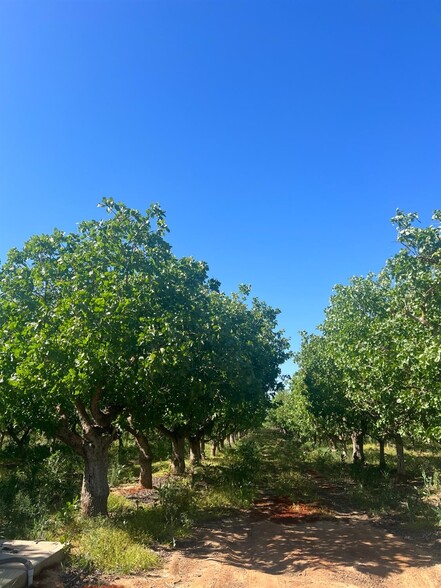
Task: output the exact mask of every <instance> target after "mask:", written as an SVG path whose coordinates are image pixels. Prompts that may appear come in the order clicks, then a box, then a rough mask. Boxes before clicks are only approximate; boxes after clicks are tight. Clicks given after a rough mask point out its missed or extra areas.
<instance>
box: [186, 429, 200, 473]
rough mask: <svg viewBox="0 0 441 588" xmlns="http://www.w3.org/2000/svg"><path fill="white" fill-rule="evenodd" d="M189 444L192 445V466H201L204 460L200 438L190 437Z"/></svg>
mask: <svg viewBox="0 0 441 588" xmlns="http://www.w3.org/2000/svg"><path fill="white" fill-rule="evenodd" d="M188 442H189V443H190V464H191V465H192V466H197V465H200V464H201V460H202V454H201V439H200V437H199V436H195V437H189V438H188Z"/></svg>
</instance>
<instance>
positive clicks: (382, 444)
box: [378, 438, 386, 470]
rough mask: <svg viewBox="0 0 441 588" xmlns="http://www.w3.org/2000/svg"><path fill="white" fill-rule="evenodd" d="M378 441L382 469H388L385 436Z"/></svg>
mask: <svg viewBox="0 0 441 588" xmlns="http://www.w3.org/2000/svg"><path fill="white" fill-rule="evenodd" d="M378 443H379V444H380V469H381V470H384V469H386V453H385V445H386V441H385V440H384V438H381V439H379V441H378Z"/></svg>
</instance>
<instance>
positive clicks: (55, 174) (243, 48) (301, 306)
mask: <svg viewBox="0 0 441 588" xmlns="http://www.w3.org/2000/svg"><path fill="white" fill-rule="evenodd" d="M440 63H441V3H440V2H439V1H438V0H436V1H430V0H427V1H423V2H416V1H414V0H413V1H406V0H400V1H398V0H389V1H385V0H370V1H361V0H360V1H357V2H354V1H353V0H347V1H342V0H333V1H332V2H330V1H329V0H323V1H320V0H305V1H301V0H298V1H297V0H290V1H277V0H273V1H269V0H267V1H265V2H263V1H259V0H250V1H245V0H234V1H229V0H204V1H196V0H177V1H174V0H173V1H172V0H157V1H147V0H145V1H142V2H141V1H136V2H133V1H130V0H125V1H124V2H123V1H122V0H121V1H120V2H111V1H105V0H100V1H95V2H92V1H86V0H82V1H69V0H64V1H63V2H59V1H54V2H48V1H43V0H41V1H34V2H29V1H26V2H23V1H21V0H14V1H12V0H3V2H1V3H0V203H1V217H0V259H1V260H2V261H4V259H5V255H6V252H7V250H8V249H10V248H11V247H13V246H20V245H21V244H22V243H23V242H24V240H26V239H27V238H28V237H29V236H31V235H32V234H35V233H42V232H49V231H51V230H52V229H53V228H54V227H55V226H56V227H58V228H60V229H64V230H66V231H70V230H74V229H75V226H76V225H75V223H77V222H79V221H81V220H84V219H88V218H93V217H96V216H98V215H99V211H98V210H97V208H96V204H97V203H98V202H99V201H100V200H101V198H102V196H112V197H113V198H115V199H116V200H122V201H124V202H125V203H127V204H128V205H130V206H133V207H135V208H139V209H142V210H145V209H146V208H147V207H148V205H149V204H150V203H151V202H160V204H161V205H162V207H163V208H164V209H165V210H166V211H167V221H168V224H169V226H170V228H171V233H170V241H171V243H172V244H173V246H174V250H175V253H176V254H178V255H192V256H193V257H195V258H198V259H204V260H206V261H207V262H208V263H209V266H210V270H211V274H212V275H213V276H214V277H216V278H218V279H219V280H221V282H222V284H223V288H224V289H225V290H226V291H232V290H234V289H235V288H236V287H237V285H238V284H239V283H249V284H251V285H252V286H253V293H254V294H255V295H256V296H258V297H260V298H262V299H264V300H266V301H267V302H268V303H269V304H271V305H273V306H277V307H278V308H280V309H281V311H282V314H281V315H280V325H281V326H282V327H283V328H285V329H286V332H287V334H288V335H289V336H290V337H291V338H292V344H293V348H294V349H296V348H297V346H298V341H299V339H298V331H300V330H303V329H305V330H308V331H311V330H313V329H314V327H315V326H316V325H317V324H318V323H320V321H321V320H322V317H323V309H324V308H325V306H326V304H327V302H328V299H329V296H330V294H331V289H332V286H333V285H334V284H336V283H341V282H346V281H347V280H348V278H349V277H350V276H352V275H365V274H366V273H368V272H369V271H378V270H379V269H380V268H381V267H382V265H383V264H384V262H385V260H386V259H387V257H389V256H390V255H391V254H393V253H394V252H395V251H396V250H397V246H396V235H395V231H394V228H393V227H392V225H391V224H390V218H391V217H392V216H393V215H394V213H395V209H396V208H401V209H403V210H406V211H419V212H420V215H421V218H422V220H423V222H424V223H428V222H429V221H430V215H431V212H432V211H433V210H434V209H435V208H441V201H440V192H441V191H440V188H441V67H440ZM286 371H288V372H290V371H292V367H289V366H288V367H287V370H286Z"/></svg>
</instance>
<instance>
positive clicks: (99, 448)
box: [81, 435, 113, 517]
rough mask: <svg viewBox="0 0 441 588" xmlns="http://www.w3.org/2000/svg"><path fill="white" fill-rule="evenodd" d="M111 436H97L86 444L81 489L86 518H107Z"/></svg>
mask: <svg viewBox="0 0 441 588" xmlns="http://www.w3.org/2000/svg"><path fill="white" fill-rule="evenodd" d="M112 442H113V437H112V436H111V435H95V436H94V438H93V439H92V440H91V441H90V442H88V443H85V444H84V475H83V486H82V488H81V512H82V514H83V515H84V516H88V517H95V516H98V515H103V516H107V514H108V513H107V499H108V497H109V484H108V483H107V472H108V469H109V447H110V445H111V444H112Z"/></svg>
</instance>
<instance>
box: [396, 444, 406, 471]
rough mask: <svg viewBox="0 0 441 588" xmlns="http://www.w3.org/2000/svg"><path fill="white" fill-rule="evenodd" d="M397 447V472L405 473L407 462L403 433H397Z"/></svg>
mask: <svg viewBox="0 0 441 588" xmlns="http://www.w3.org/2000/svg"><path fill="white" fill-rule="evenodd" d="M395 448H396V452H397V472H398V474H404V473H405V471H406V464H405V461H404V445H403V439H402V437H401V435H395Z"/></svg>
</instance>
